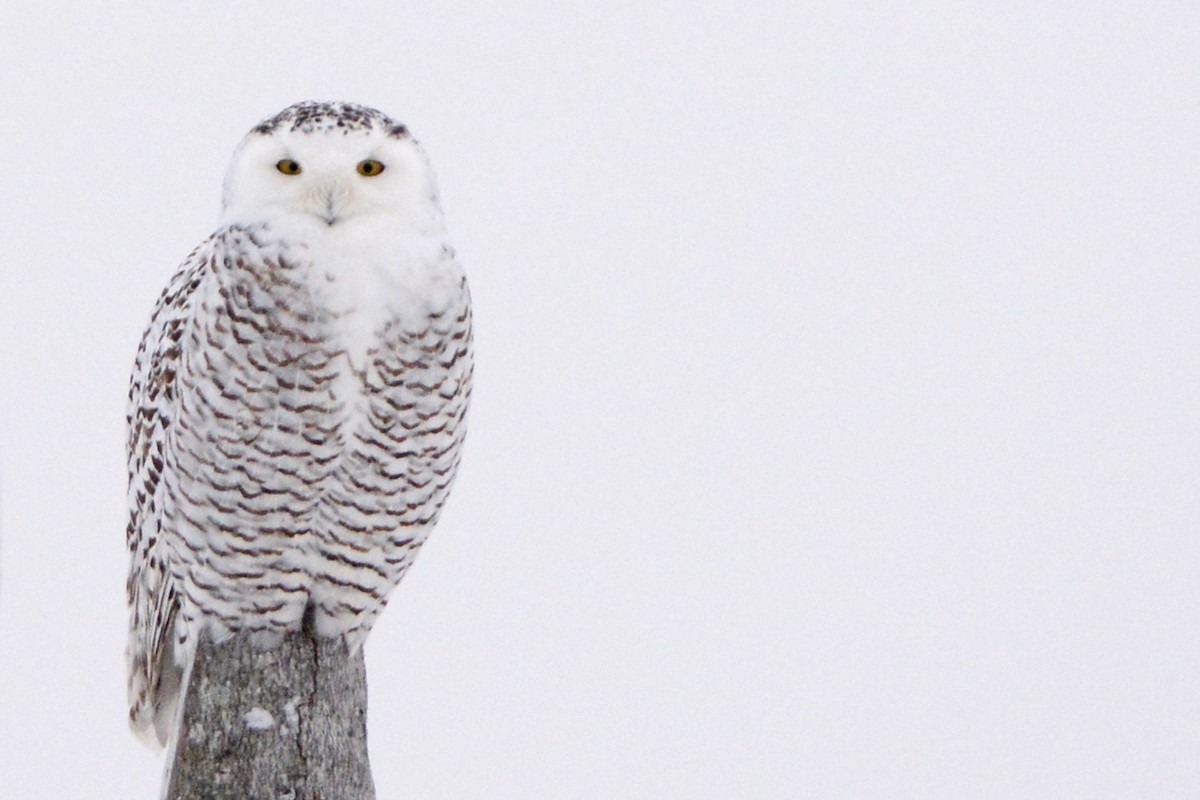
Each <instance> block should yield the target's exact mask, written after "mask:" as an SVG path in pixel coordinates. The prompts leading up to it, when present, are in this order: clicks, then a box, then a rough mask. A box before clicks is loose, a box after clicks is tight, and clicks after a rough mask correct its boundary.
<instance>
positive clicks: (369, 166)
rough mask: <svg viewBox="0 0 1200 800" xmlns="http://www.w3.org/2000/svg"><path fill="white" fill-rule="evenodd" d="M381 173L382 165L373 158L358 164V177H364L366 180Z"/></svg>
mask: <svg viewBox="0 0 1200 800" xmlns="http://www.w3.org/2000/svg"><path fill="white" fill-rule="evenodd" d="M381 172H383V164H381V163H380V162H378V161H376V160H375V159H373V158H368V159H367V160H366V161H360V162H358V174H359V175H365V176H367V177H368V178H374V177H375V176H376V175H378V174H379V173H381Z"/></svg>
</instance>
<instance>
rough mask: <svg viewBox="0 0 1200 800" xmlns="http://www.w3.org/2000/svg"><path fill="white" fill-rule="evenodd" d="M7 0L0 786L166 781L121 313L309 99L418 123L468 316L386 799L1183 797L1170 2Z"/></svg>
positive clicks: (401, 628)
mask: <svg viewBox="0 0 1200 800" xmlns="http://www.w3.org/2000/svg"><path fill="white" fill-rule="evenodd" d="M33 5H34V4H30V5H29V6H27V7H25V8H13V7H12V6H6V7H5V9H4V10H3V11H2V12H0V15H2V17H3V19H0V31H3V32H2V33H0V82H2V83H0V87H2V94H0V100H2V103H3V106H2V110H0V115H2V116H0V143H2V148H0V237H2V238H0V245H2V247H0V357H2V361H0V384H2V385H0V402H2V405H0V510H2V511H0V513H2V518H0V524H2V528H0V795H2V796H3V797H5V798H67V797H71V798H81V797H88V798H114V799H115V798H121V799H122V800H129V799H132V798H153V797H154V796H155V793H156V792H157V787H158V781H159V770H160V766H159V762H158V761H157V760H156V759H155V758H154V757H153V756H152V755H150V754H149V753H148V752H146V751H144V750H143V749H142V748H141V746H140V745H139V744H138V743H137V742H136V741H135V739H134V738H133V736H132V735H130V734H129V732H128V730H127V727H126V722H125V720H126V711H125V705H124V703H125V698H124V655H123V648H124V644H125V625H126V620H125V609H124V581H125V552H124V548H123V536H124V525H125V510H124V491H125V488H124V481H125V474H124V470H125V466H124V460H123V459H124V456H123V447H124V442H123V437H124V430H123V428H124V399H125V391H126V385H127V384H126V382H127V376H128V372H129V368H130V365H131V363H132V358H133V353H134V349H135V347H136V345H137V342H138V340H139V338H140V335H141V331H142V328H143V325H144V324H145V322H146V320H147V318H148V315H149V313H150V310H151V307H152V305H153V303H154V300H155V298H156V296H157V294H158V292H159V290H160V288H161V287H162V285H163V284H164V283H165V281H166V280H167V278H168V276H169V275H170V274H171V272H172V271H173V270H174V268H175V265H176V264H178V262H179V261H180V260H181V259H182V258H183V257H184V255H186V254H187V252H188V251H189V250H190V249H191V248H192V247H193V246H194V245H195V244H196V243H198V242H199V241H200V240H201V239H202V238H203V237H205V236H206V235H207V234H208V233H209V232H210V231H211V229H212V228H213V226H214V223H215V221H216V215H217V206H218V202H219V192H220V183H221V177H222V174H223V171H224V168H225V164H226V161H227V159H228V156H229V154H230V152H231V151H232V149H233V147H234V146H235V145H236V144H237V142H238V140H239V139H240V138H241V136H242V135H243V133H244V132H245V131H246V130H247V129H248V128H249V127H251V125H253V124H254V123H255V122H256V121H257V120H259V119H260V118H262V117H265V116H269V115H271V114H273V113H275V112H276V111H278V110H279V109H281V108H283V107H284V106H286V105H288V104H290V103H292V102H295V101H297V100H302V99H346V100H354V101H359V102H364V103H367V104H371V105H375V106H377V107H379V108H381V109H383V110H384V111H386V112H388V113H390V114H392V115H394V116H396V117H397V118H399V119H401V120H403V121H405V122H407V123H408V124H409V126H410V127H411V128H412V130H413V131H414V132H415V133H416V134H417V136H418V137H419V138H420V139H422V141H423V142H424V143H425V145H426V147H427V149H428V151H429V153H430V155H431V157H432V158H433V161H434V164H435V166H436V167H437V168H438V171H439V175H440V178H441V183H442V193H443V196H444V200H445V206H446V212H447V219H448V222H449V225H450V227H451V231H452V234H453V238H454V241H455V243H456V244H457V245H458V249H459V251H460V253H461V255H462V256H463V258H464V261H465V263H466V264H467V267H468V269H469V272H470V278H471V281H472V287H473V291H474V298H475V302H476V325H477V336H478V341H477V349H478V371H477V394H476V397H475V405H474V408H473V412H472V420H471V425H472V431H471V435H470V437H469V439H468V450H467V457H466V461H465V463H464V468H463V472H462V474H461V478H460V482H459V483H458V485H457V486H456V489H455V493H454V496H453V497H452V498H451V502H450V504H449V506H448V510H447V512H446V514H445V517H444V520H443V523H442V525H441V526H440V528H439V530H438V531H437V532H436V533H435V534H434V535H433V537H432V539H431V540H430V543H429V544H428V546H427V547H426V548H425V550H424V552H423V555H422V556H421V559H420V560H419V562H418V564H417V567H416V568H415V569H414V570H413V571H412V572H411V573H410V574H409V576H408V577H407V578H406V580H405V582H404V584H403V585H402V586H401V588H400V589H399V590H398V591H397V592H396V594H395V595H394V597H393V601H392V604H391V606H390V608H389V611H388V613H387V614H385V615H384V617H383V619H382V621H381V623H380V624H379V625H378V627H377V628H376V630H375V632H374V634H373V636H372V638H371V640H370V642H369V643H368V664H369V672H370V688H371V707H370V709H371V710H370V735H371V751H372V760H373V764H374V771H375V777H376V782H377V785H378V789H379V796H380V798H381V800H388V799H389V798H422V799H424V798H474V797H479V798H567V799H572V798H605V799H606V800H608V799H610V798H686V799H688V800H691V799H692V798H802V797H811V798H836V797H845V798H855V797H865V798H942V797H945V798H950V797H963V798H990V797H1012V798H1030V797H1039V798H1066V797H1089V798H1103V797H1114V798H1118V797H1138V798H1151V797H1153V798H1168V797H1171V798H1174V797H1178V798H1185V797H1196V796H1200V758H1198V753H1200V688H1198V680H1200V678H1198V675H1200V636H1198V632H1197V622H1198V619H1197V616H1198V615H1197V612H1198V611H1200V590H1198V588H1197V585H1198V583H1197V577H1198V570H1200V537H1198V536H1197V527H1198V526H1197V520H1198V518H1200V492H1198V489H1200V423H1198V417H1197V414H1198V410H1200V351H1198V347H1197V344H1198V341H1200V271H1198V268H1200V225H1198V224H1197V212H1198V209H1200V203H1198V201H1200V157H1198V152H1200V55H1198V54H1200V6H1198V5H1197V4H1196V3H1195V2H1193V1H1192V0H1188V2H1177V3H1172V2H1154V3H1132V2H1131V3H1126V4H1122V3H1113V2H1107V3H1105V2H1101V3H1066V2H1018V3H1004V4H991V5H993V6H995V7H994V8H985V4H975V3H949V2H946V3H934V2H925V3H883V2H875V3H855V4H847V3H833V2H830V3H827V4H814V3H801V4H796V3H793V2H777V3H766V2H759V3H753V2H752V3H734V2H725V3H706V2H676V3H662V2H659V3H655V2H646V0H637V1H636V2H635V1H633V0H629V1H628V2H623V3H608V4H597V3H576V4H564V3H551V2H540V3H533V2H528V3H521V4H519V5H508V4H497V3H478V4H466V3H454V2H446V0H439V2H427V3H392V2H382V1H380V2H374V3H367V2H362V3H354V2H347V3H339V4H333V3H315V2H266V1H264V0H256V1H255V2H246V1H245V0H238V2H204V3H191V4H186V5H185V4H182V3H179V4H173V3H172V4H168V3H163V2H144V3H123V4H122V3H96V4H82V3H70V4H68V3H62V2H39V3H37V4H36V10H35V9H34V8H33ZM335 5H337V6H341V9H340V10H334V6H335Z"/></svg>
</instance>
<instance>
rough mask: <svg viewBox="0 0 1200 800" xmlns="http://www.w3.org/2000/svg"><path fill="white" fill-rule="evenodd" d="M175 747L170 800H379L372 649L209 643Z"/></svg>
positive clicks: (299, 635) (322, 643)
mask: <svg viewBox="0 0 1200 800" xmlns="http://www.w3.org/2000/svg"><path fill="white" fill-rule="evenodd" d="M268 715H269V716H268ZM175 742H176V744H175V747H174V760H173V762H172V763H171V765H170V767H169V770H170V771H169V772H168V776H167V792H166V795H165V797H166V800H374V798H375V786H374V783H373V781H372V780H371V767H370V764H369V762H368V760H367V672H366V665H365V664H364V663H363V654H362V650H359V651H358V652H357V653H356V654H354V655H353V656H350V655H349V653H347V651H346V646H345V645H344V644H343V643H342V641H341V640H340V639H317V638H315V637H314V636H313V635H312V634H311V633H310V632H309V631H308V630H307V629H306V630H302V631H295V632H294V633H290V634H288V635H287V636H286V637H285V638H284V640H283V643H282V644H281V645H280V646H279V647H277V648H274V649H271V650H261V649H258V648H257V647H255V646H254V645H253V644H251V642H250V640H249V637H248V636H246V635H244V634H239V635H237V636H235V637H233V638H232V639H230V640H228V641H226V642H223V643H222V644H220V645H214V644H213V643H212V642H211V641H210V640H208V639H207V638H203V639H202V640H201V642H200V647H199V651H198V652H197V654H196V660H195V663H194V665H193V666H192V674H191V679H190V681H189V685H188V689H187V696H186V697H185V698H184V705H183V712H182V720H181V722H180V727H179V730H178V731H176V739H175Z"/></svg>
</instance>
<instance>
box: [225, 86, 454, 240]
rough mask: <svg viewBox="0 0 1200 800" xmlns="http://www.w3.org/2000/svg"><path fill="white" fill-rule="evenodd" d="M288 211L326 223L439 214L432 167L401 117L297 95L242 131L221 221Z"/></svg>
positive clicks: (432, 221) (423, 222) (419, 219)
mask: <svg viewBox="0 0 1200 800" xmlns="http://www.w3.org/2000/svg"><path fill="white" fill-rule="evenodd" d="M282 219H286V220H289V221H301V222H307V223H311V224H314V225H318V226H323V227H325V228H328V229H331V230H332V229H338V228H339V227H340V228H343V229H344V228H346V227H357V226H358V225H359V224H361V223H363V222H375V223H378V222H383V223H386V224H388V225H389V226H391V227H393V228H397V229H412V230H414V231H422V230H427V229H428V228H429V227H430V226H436V225H437V224H439V222H440V219H441V212H440V209H439V208H438V202H437V190H436V186H435V182H434V178H433V173H432V170H431V169H430V166H429V162H428V160H427V159H426V157H425V154H424V153H423V152H422V151H421V148H420V145H418V144H417V142H416V140H415V139H413V137H412V136H411V135H410V134H409V133H408V131H407V129H405V128H404V126H403V125H400V124H398V123H395V122H393V121H392V120H391V119H389V118H388V117H386V116H385V115H383V114H381V113H380V112H378V111H375V110H374V109H370V108H366V107H364V106H355V105H350V104H327V103H301V104H298V105H295V106H292V107H290V108H288V109H285V110H284V111H283V112H281V113H280V114H279V115H277V116H275V117H273V118H271V119H269V120H267V121H265V122H263V123H262V124H260V125H259V126H257V127H256V128H255V129H254V130H252V131H251V132H250V133H249V134H247V136H246V138H245V139H244V140H243V141H242V144H241V145H240V146H239V147H238V150H237V152H235V153H234V157H233V160H232V162H231V164H230V167H229V172H228V174H227V176H226V179H225V193H224V214H223V217H222V222H223V223H225V224H229V223H235V222H242V223H249V222H259V221H266V222H270V221H272V220H282Z"/></svg>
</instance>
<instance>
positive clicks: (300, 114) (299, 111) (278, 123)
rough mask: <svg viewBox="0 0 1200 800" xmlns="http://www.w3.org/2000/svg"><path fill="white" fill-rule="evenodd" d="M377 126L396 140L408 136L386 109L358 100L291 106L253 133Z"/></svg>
mask: <svg viewBox="0 0 1200 800" xmlns="http://www.w3.org/2000/svg"><path fill="white" fill-rule="evenodd" d="M376 126H378V127H379V128H381V129H382V130H384V131H385V132H386V133H387V135H388V136H391V137H393V138H396V139H403V138H404V137H406V136H408V128H406V127H405V126H404V125H402V124H401V123H399V122H396V121H395V120H393V119H392V118H391V117H389V116H387V115H386V114H384V113H383V112H382V111H377V110H375V109H373V108H370V107H368V106H361V105H358V104H356V103H320V102H314V101H311V100H309V101H305V102H303V103H296V104H295V105H293V106H288V107H287V108H285V109H284V110H283V111H280V112H279V113H278V114H276V115H275V116H273V117H271V118H270V119H267V120H263V121H262V122H260V123H259V124H258V125H257V126H255V127H254V129H253V132H254V133H261V134H272V133H275V132H276V131H280V130H290V131H292V132H300V133H314V132H318V131H323V132H329V131H333V130H340V131H341V132H342V133H343V134H348V133H350V132H352V131H354V132H357V131H372V130H375V128H376Z"/></svg>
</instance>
